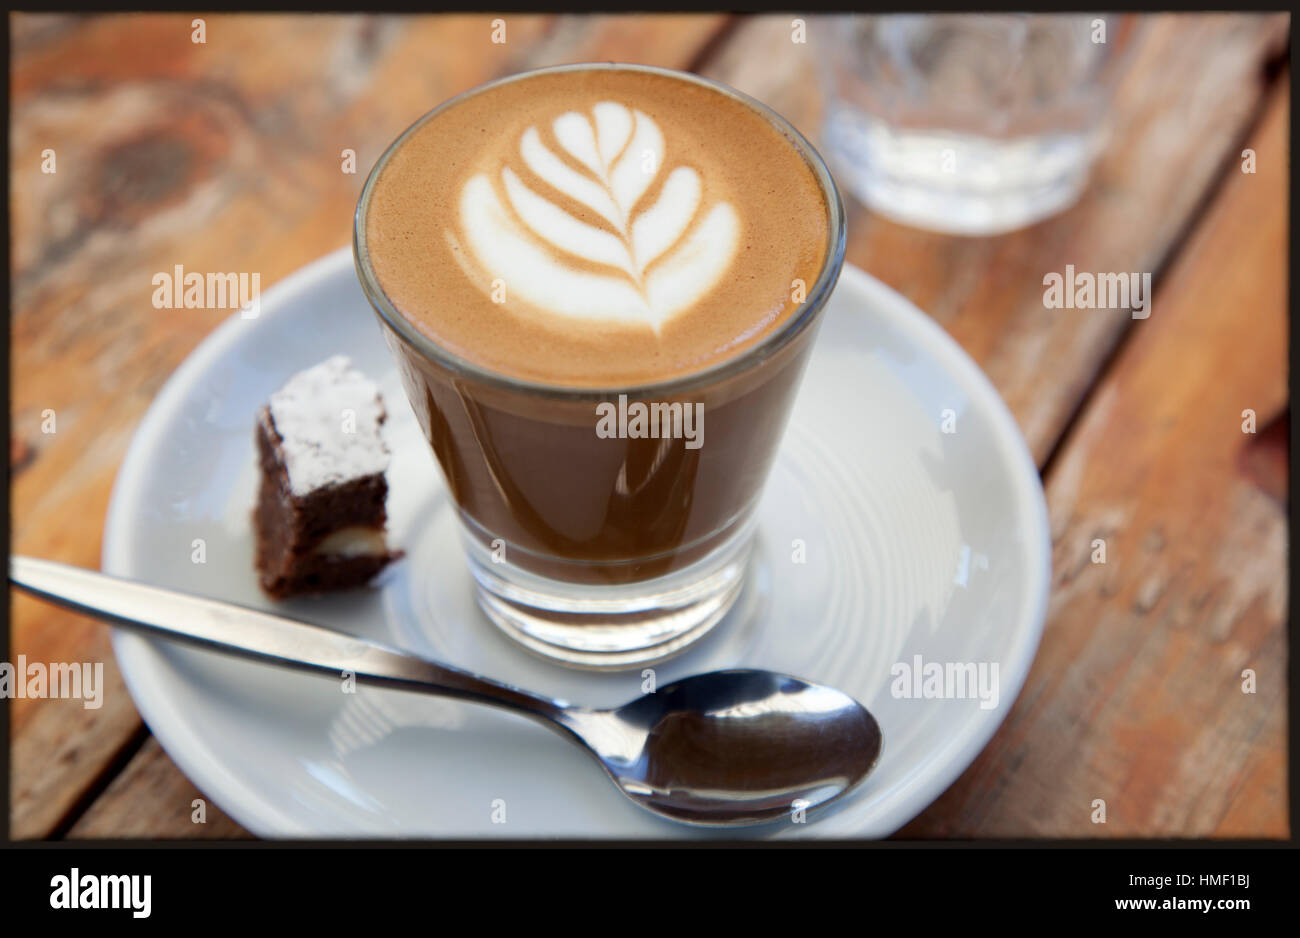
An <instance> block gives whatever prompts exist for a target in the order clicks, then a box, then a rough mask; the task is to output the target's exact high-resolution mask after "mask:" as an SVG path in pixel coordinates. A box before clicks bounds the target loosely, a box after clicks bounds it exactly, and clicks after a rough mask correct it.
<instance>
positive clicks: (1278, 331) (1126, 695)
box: [903, 76, 1290, 838]
mask: <svg viewBox="0 0 1300 938" xmlns="http://www.w3.org/2000/svg"><path fill="white" fill-rule="evenodd" d="M1278 86H1279V87H1278V88H1277V92H1276V93H1275V94H1274V95H1273V98H1272V101H1271V102H1270V105H1269V108H1268V112H1267V116H1266V119H1265V120H1264V121H1263V123H1262V125H1261V126H1260V127H1259V128H1258V129H1257V130H1256V131H1255V132H1254V133H1252V134H1251V136H1250V139H1249V140H1248V142H1247V144H1246V146H1249V147H1251V148H1253V149H1254V150H1255V151H1256V154H1257V168H1258V172H1257V173H1256V174H1254V175H1248V174H1244V173H1241V172H1237V171H1234V172H1232V173H1231V175H1230V178H1229V181H1228V183H1227V185H1226V188H1225V190H1224V191H1223V192H1222V193H1221V194H1220V195H1219V197H1218V198H1217V199H1216V200H1215V202H1214V205H1213V208H1212V210H1211V212H1210V213H1209V216H1208V217H1207V218H1206V219H1205V222H1204V224H1202V225H1201V226H1200V227H1199V229H1198V231H1197V233H1196V235H1195V237H1194V239H1193V240H1192V241H1191V243H1190V245H1189V246H1188V248H1187V250H1186V251H1185V252H1184V253H1183V254H1182V255H1181V257H1180V258H1179V260H1178V262H1177V264H1176V265H1175V267H1174V268H1173V270H1172V272H1171V274H1170V275H1169V277H1168V278H1167V279H1166V280H1165V282H1164V283H1163V284H1162V286H1161V288H1160V289H1158V290H1157V291H1156V295H1155V300H1154V304H1153V311H1152V314H1151V317H1150V318H1149V319H1147V320H1144V321H1142V322H1141V323H1140V324H1139V325H1138V326H1137V327H1136V334H1135V335H1134V336H1133V338H1132V339H1131V341H1130V342H1129V343H1127V344H1126V346H1125V348H1124V349H1123V351H1122V353H1121V355H1120V357H1119V359H1118V360H1117V362H1116V364H1115V367H1114V369H1113V373H1111V374H1109V375H1108V376H1107V378H1106V381H1105V382H1104V384H1103V385H1102V386H1101V387H1100V388H1099V389H1098V391H1097V393H1096V394H1095V395H1094V397H1093V398H1091V399H1090V401H1089V403H1088V406H1087V409H1086V411H1085V412H1084V414H1083V415H1082V418H1081V420H1080V422H1079V423H1078V424H1077V426H1076V428H1075V429H1074V430H1073V432H1072V433H1071V434H1070V437H1069V438H1068V439H1067V440H1066V441H1065V443H1064V448H1063V450H1062V452H1061V455H1060V458H1059V460H1058V461H1057V462H1056V463H1055V465H1054V467H1053V469H1052V472H1051V473H1050V477H1049V479H1048V480H1047V494H1048V501H1049V504H1050V508H1051V519H1052V526H1053V540H1054V562H1053V566H1054V570H1055V581H1054V592H1053V596H1052V600H1051V608H1050V613H1049V619H1048V625H1047V630H1046V633H1045V635H1044V638H1043V642H1042V646H1041V648H1040V650H1039V652H1038V657H1037V660H1036V661H1035V663H1034V666H1033V669H1032V671H1031V672H1030V675H1029V679H1028V682H1027V684H1026V686H1025V690H1024V692H1023V693H1022V694H1021V696H1020V699H1019V700H1018V701H1017V702H1016V705H1015V707H1014V708H1013V710H1012V712H1011V715H1010V716H1009V717H1008V719H1007V722H1006V723H1005V725H1004V726H1003V727H1002V729H1001V730H1000V731H999V733H998V734H997V736H996V737H995V738H994V740H993V742H992V743H991V744H990V745H989V747H988V748H987V749H985V750H984V752H983V753H982V754H981V755H980V757H979V758H978V759H977V760H976V762H975V764H974V765H973V766H972V767H971V768H970V770H968V771H967V772H966V773H965V775H963V776H962V778H961V779H960V780H959V781H958V783H957V784H956V785H954V786H953V787H952V788H951V789H949V790H948V792H946V793H945V794H944V795H943V796H941V797H940V798H939V800H938V801H936V802H935V804H934V805H932V806H931V807H930V808H929V809H928V810H927V811H926V812H925V813H924V814H922V815H921V816H920V818H918V819H917V820H916V821H914V822H913V823H912V824H910V825H909V826H908V827H907V828H906V829H905V830H904V832H903V835H904V836H908V837H951V836H959V837H986V836H1005V837H1020V836H1035V835H1043V836H1053V837H1265V838H1285V837H1287V836H1288V834H1289V830H1290V826H1289V818H1288V815H1287V776H1286V771H1287V770H1286V753H1287V749H1286V681H1287V671H1286V661H1287V642H1286V609H1287V598H1288V597H1287V561H1286V557H1287V544H1288V527H1287V518H1286V507H1285V504H1284V503H1282V502H1279V501H1277V500H1276V499H1275V498H1274V497H1273V495H1272V493H1270V492H1269V491H1268V490H1266V489H1261V488H1259V487H1258V486H1257V485H1256V484H1255V482H1254V480H1253V477H1252V474H1251V473H1250V472H1249V471H1248V469H1247V468H1246V465H1245V464H1244V462H1248V461H1249V460H1245V461H1243V456H1244V455H1245V454H1247V453H1248V452H1249V451H1250V450H1251V449H1252V448H1253V447H1255V446H1257V445H1259V443H1258V442H1257V435H1256V434H1251V433H1245V432H1243V421H1244V418H1243V412H1245V411H1247V410H1250V411H1254V412H1255V414H1256V415H1257V418H1258V424H1257V427H1258V428H1261V429H1262V428H1263V427H1264V426H1265V424H1266V422H1267V421H1268V419H1269V417H1270V416H1271V415H1272V414H1275V413H1277V412H1279V411H1281V410H1283V409H1284V408H1285V405H1286V401H1287V253H1286V252H1287V236H1288V219H1287V184H1288V166H1289V162H1290V152H1289V136H1288V135H1289V126H1288V118H1289V105H1290V102H1289V96H1288V87H1287V86H1288V82H1287V81H1286V78H1285V76H1283V78H1282V79H1280V80H1279V81H1278ZM1097 540H1104V541H1105V549H1106V556H1105V563H1096V562H1094V550H1095V548H1094V543H1095V542H1096V541H1097ZM1247 670H1249V671H1252V672H1254V675H1255V682H1256V685H1255V692H1254V693H1244V692H1243V674H1244V673H1245V672H1246V671H1247ZM1094 799H1101V800H1103V801H1105V804H1106V823H1105V824H1098V823H1094V822H1093V820H1092V813H1093V810H1094V808H1093V802H1094Z"/></svg>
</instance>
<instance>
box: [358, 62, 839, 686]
mask: <svg viewBox="0 0 1300 938" xmlns="http://www.w3.org/2000/svg"><path fill="white" fill-rule="evenodd" d="M353 236H354V250H355V255H356V265H357V272H358V276H359V277H360V280H361V283H362V286H363V288H364V290H365V292H366V295H367V296H368V297H369V299H370V302H371V303H372V305H373V306H374V308H375V310H376V311H377V313H378V315H379V319H380V322H381V324H382V328H383V331H384V336H385V339H386V341H387V343H388V345H389V347H390V349H391V350H392V352H393V354H394V356H395V357H396V360H397V364H398V368H399V371H400V374H401V378H402V383H403V386H404V388H405V390H406V393H407V396H408V398H409V399H410V402H411V406H412V408H413V409H414V411H415V414H416V417H417V418H418V420H419V423H420V425H421V427H422V429H423V431H424V433H425V435H426V437H427V438H428V440H429V443H430V445H431V446H432V448H433V451H434V453H435V455H436V457H437V460H438V463H439V464H440V465H441V468H442V472H443V474H444V476H445V478H446V483H447V489H448V492H449V496H450V499H451V500H452V502H454V504H455V506H456V509H457V512H458V514H459V519H460V529H461V535H462V540H463V543H464V547H465V551H466V555H467V559H468V566H469V572H470V573H471V574H472V575H473V578H474V580H475V582H476V588H477V596H478V600H479V604H480V606H481V607H482V608H483V610H484V611H485V612H486V614H487V616H488V617H489V618H490V619H491V620H492V622H494V623H495V624H496V625H497V626H498V627H499V628H501V629H502V630H503V631H504V632H505V633H506V634H507V635H509V636H510V637H511V638H513V639H515V640H516V641H518V642H519V643H521V644H522V645H524V646H525V647H526V648H528V649H530V650H531V651H533V652H536V653H538V654H540V655H543V656H545V657H547V658H550V659H554V660H557V661H560V662H563V663H566V664H570V665H575V666H579V667H588V668H629V667H634V666H637V665H642V664H647V663H651V662H654V661H659V660H662V659H664V658H666V657H668V656H670V655H673V654H676V653H677V652H679V651H681V650H682V649H684V648H685V647H687V646H688V645H690V644H691V643H693V642H695V641H696V640H698V639H699V638H701V637H702V636H703V635H705V634H706V633H707V632H708V631H709V630H710V629H712V628H713V627H714V626H715V625H716V624H717V623H718V622H719V621H720V620H722V619H723V617H724V616H725V615H726V613H727V611H728V610H729V609H730V608H731V607H732V605H733V604H734V603H735V601H736V598H737V596H738V595H739V594H740V591H741V589H742V587H743V585H744V583H745V577H746V571H747V569H748V565H749V558H750V553H751V545H752V541H753V535H754V519H755V508H756V505H757V503H758V500H759V496H760V494H761V492H762V489H763V484H764V482H765V481H766V478H767V475H768V472H769V470H770V468H771V466H772V462H773V459H774V458H775V455H776V451H777V447H778V445H779V444H780V441H781V437H782V434H783V432H784V429H785V424H786V420H787V417H788V415H789V412H790V408H791V404H792V402H793V400H794V395H795V393H796V389H797V387H798V384H799V380H800V377H801V375H802V372H803V369H804V367H805V365H806V363H807V360H808V353H809V350H810V347H811V344H812V341H813V337H814V334H815V332H816V329H817V325H818V322H819V319H820V315H821V312H822V310H823V308H824V306H825V304H826V301H827V299H828V297H829V296H830V293H831V290H832V289H833V287H834V286H835V282H836V279H837V278H838V276H839V272H840V268H841V266H842V264H843V260H844V210H843V205H842V203H841V201H840V196H839V193H838V191H837V190H836V188H835V184H834V182H833V181H832V180H831V177H830V174H829V173H828V172H827V169H826V166H825V165H824V163H823V162H822V159H821V157H820V156H819V155H818V154H817V153H816V151H815V150H814V149H813V148H812V146H811V145H809V143H808V142H807V141H806V140H805V139H804V138H803V137H802V136H801V135H800V134H799V133H798V131H796V130H795V129H794V128H793V127H791V126H790V125H789V124H788V123H787V122H786V121H785V120H783V119H782V118H781V117H780V116H778V115H777V114H775V113H773V112H772V111H771V110H769V109H768V108H766V107H764V106H763V105H762V104H760V103H758V102H756V101H754V100H752V99H750V98H748V97H746V96H744V95H742V94H740V93H739V92H737V91H734V90H732V89H730V88H728V87H726V86H724V85H721V84H719V83H717V82H713V81H710V80H707V79H704V78H701V77H698V76H696V75H691V74H687V73H681V72H674V71H670V70H666V69H659V68H652V67H648V66H633V65H620V64H591V65H573V66H560V67H555V68H546V69H539V70H537V71H532V72H525V73H522V74H518V75H513V76H510V77H507V78H503V79H500V80H498V81H494V82H490V83H488V84H486V85H483V86H481V87H479V88H476V89H474V90H471V91H469V92H466V93H465V94H462V95H460V96H459V97H456V98H453V99H451V100H450V101H448V102H446V103H445V104H443V105H441V106H440V107H438V108H435V109H434V110H433V111H430V112H429V113H428V114H426V115H425V116H424V117H422V118H420V119H419V120H418V121H416V123H415V124H414V125H412V126H411V127H410V128H409V129H408V130H407V131H406V132H405V133H403V134H402V135H401V136H400V137H399V138H398V139H397V140H396V141H395V142H394V143H393V144H392V145H391V146H390V147H389V148H388V149H387V151H386V152H385V153H384V154H383V156H381V157H380V159H379V161H378V162H377V163H376V164H375V167H374V169H373V170H372V171H371V173H370V177H369V179H368V180H367V181H366V185H365V188H364V189H363V191H362V193H361V198H360V201H359V202H358V205H357V212H356V220H355V228H354V232H353ZM414 574H415V575H416V576H418V575H419V571H414Z"/></svg>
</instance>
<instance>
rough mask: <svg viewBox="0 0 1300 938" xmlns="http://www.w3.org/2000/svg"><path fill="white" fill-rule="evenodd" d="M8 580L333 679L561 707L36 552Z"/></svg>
mask: <svg viewBox="0 0 1300 938" xmlns="http://www.w3.org/2000/svg"><path fill="white" fill-rule="evenodd" d="M9 579H10V581H11V582H12V583H13V584H14V585H15V586H18V587H20V588H21V589H24V590H26V591H27V592H29V593H32V594H33V595H35V596H38V597H40V598H42V599H46V600H49V601H51V602H54V603H57V604H58V605H61V606H66V607H68V608H70V609H73V610H75V611H77V612H81V613H84V614H86V615H89V616H94V617H95V618H98V619H103V620H105V621H108V622H112V623H114V624H115V625H120V626H125V627H127V628H129V629H133V630H139V631H144V632H154V633H161V634H162V635H164V636H166V637H168V638H176V639H181V640H182V641H186V642H190V643H193V644H197V645H202V646H204V647H207V648H211V649H215V650H217V651H222V652H226V653H228V654H235V655H241V656H243V657H246V658H253V659H257V660H261V661H269V662H271V663H273V664H279V665H284V666H287V667H292V668H298V669H300V670H306V671H314V672H317V673H324V674H332V675H334V676H335V677H338V678H342V676H343V674H344V672H351V673H352V674H354V675H355V676H356V679H357V680H358V681H360V682H362V683H365V684H376V685H379V686H383V687H396V688H401V689H403V690H413V691H420V692H423V693H426V694H435V695H440V696H447V697H456V698H459V699H461V700H469V701H473V702H475V703H482V704H489V705H492V706H498V707H505V708H507V709H510V710H515V711H517V712H520V713H524V714H527V715H529V716H534V717H540V718H542V719H545V720H549V721H553V722H561V716H562V714H563V712H564V707H565V704H564V703H563V702H562V701H556V700H550V699H547V698H545V697H541V696H539V695H536V694H531V693H529V692H528V691H525V690H520V689H519V688H517V687H511V686H509V685H508V684H501V683H498V682H496V681H492V680H489V679H488V678H485V677H481V676H479V675H477V674H471V673H470V672H468V671H462V670H460V669H459V668H453V667H450V666H449V665H445V664H439V663H437V662H434V661H427V660H425V659H423V658H416V657H414V656H412V655H408V654H406V653H405V652H402V651H398V650H397V649H395V648H389V647H386V646H384V645H380V644H379V643H377V642H372V641H369V640H367V639H363V638H354V637H352V636H351V635H345V634H343V633H342V632H335V631H333V630H331V629H326V628H322V627H321V626H318V625H310V624H309V623H306V622H299V621H297V620H294V619H286V618H283V617H282V616H276V615H271V614H270V613H267V612H261V611H259V610H256V609H248V608H246V607H244V606H236V605H234V604H233V603H225V602H220V601H219V600H215V599H205V598H203V597H200V596H191V595H189V594H186V593H178V592H175V591H173V590H168V589H163V588H161V587H157V586H147V585H145V584H143V583H136V582H134V581H131V580H123V579H118V578H117V577H111V576H106V575H105V574H102V573H96V572H94V571H92V570H84V569H82V568H80V567H71V566H68V565H67V564H62V563H56V562H54V561H52V560H38V559H36V558H34V557H22V556H15V557H13V558H11V559H10V561H9Z"/></svg>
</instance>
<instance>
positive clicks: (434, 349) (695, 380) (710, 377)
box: [352, 62, 845, 400]
mask: <svg viewBox="0 0 1300 938" xmlns="http://www.w3.org/2000/svg"><path fill="white" fill-rule="evenodd" d="M597 69H600V70H610V71H635V72H646V73H650V74H656V75H663V76H665V77H669V78H675V79H678V80H680V81H688V82H692V83H694V84H696V85H700V86H702V87H705V88H709V89H711V90H713V91H716V92H718V93H720V94H724V95H726V96H727V97H729V98H732V99H733V100H736V101H739V102H741V103H742V104H745V105H747V106H748V107H750V108H751V109H753V110H754V111H755V112H756V113H757V114H758V115H759V116H760V117H763V118H765V119H766V120H767V121H768V122H769V123H770V124H772V125H773V126H774V127H775V128H776V130H777V131H778V132H779V133H781V134H782V135H783V136H784V137H786V138H787V139H788V140H789V141H790V142H791V144H793V145H794V147H795V149H796V150H797V151H798V152H799V155H800V156H801V157H802V158H803V160H804V162H806V163H807V164H808V167H809V168H810V169H811V170H812V172H813V175H814V176H815V177H816V179H817V182H818V184H819V185H820V186H821V189H822V195H823V197H824V198H825V201H826V224H827V251H826V257H825V259H824V260H823V262H822V268H821V271H820V272H819V273H818V275H817V279H816V280H815V281H813V284H812V287H811V288H810V289H809V291H808V296H807V298H806V299H805V300H804V302H803V304H802V306H801V308H800V309H799V311H798V313H797V314H796V315H792V316H791V317H790V318H789V319H787V321H786V322H785V323H784V324H782V325H781V326H780V327H779V328H778V329H776V330H775V331H773V332H772V333H771V334H770V335H768V336H767V337H765V338H764V339H763V340H761V341H760V342H758V343H757V344H755V345H752V346H750V347H749V348H747V349H744V350H743V351H741V352H739V353H738V354H736V355H734V356H732V357H730V358H727V359H724V360H723V361H721V362H718V363H717V364H714V365H711V366H709V367H708V368H705V369H703V370H701V371H694V372H689V373H687V374H685V375H679V376H676V377H673V378H667V379H665V380H663V381H655V382H650V383H648V384H627V385H615V386H611V387H589V386H583V385H564V384H549V383H545V382H541V381H530V380H528V379H526V378H518V377H514V376H512V375H507V374H503V373H501V372H499V371H493V370H491V369H490V368H485V367H483V366H482V365H479V364H476V363H475V362H472V361H470V360H469V359H467V358H463V357H461V356H459V355H457V354H455V353H454V352H452V351H451V350H450V349H447V348H444V347H443V346H441V345H439V344H438V343H437V342H435V341H434V340H433V339H431V338H430V337H429V336H427V335H425V334H424V333H423V332H421V331H420V330H419V329H418V328H417V327H416V326H415V324H414V323H412V322H411V321H410V320H408V319H407V318H406V317H405V316H403V315H402V314H401V313H400V312H399V311H398V309H397V307H396V306H395V305H394V304H393V302H392V301H391V300H390V299H389V298H388V295H387V294H386V293H384V291H383V288H382V287H380V285H379V278H378V277H377V276H376V275H375V271H374V268H373V267H372V266H371V264H370V254H369V251H368V249H367V246H366V210H367V208H368V207H369V204H370V195H371V192H372V191H373V190H374V187H375V182H376V181H377V180H378V179H379V176H380V174H381V173H382V172H383V170H384V167H385V166H387V165H388V161H389V159H390V158H391V157H392V155H393V154H394V153H396V152H397V151H398V149H400V148H401V146H402V144H403V143H405V142H406V139H407V138H408V137H409V136H411V135H412V134H413V133H415V132H416V131H418V130H419V129H420V128H421V127H423V126H424V125H425V124H426V123H427V122H429V121H430V120H432V119H434V118H435V117H437V116H438V115H439V114H441V113H442V112H443V111H445V110H447V109H449V108H452V107H455V106H456V105H457V104H459V103H461V102H462V101H465V100H467V99H469V98H471V97H473V96H475V95H478V94H482V93H483V92H485V91H488V90H489V89H492V88H496V87H498V86H500V85H504V84H509V83H511V82H516V81H522V80H525V79H528V78H532V77H535V76H537V75H544V74H548V73H554V72H568V71H588V70H597ZM844 249H845V219H844V202H843V200H842V199H841V198H840V191H839V189H838V187H837V186H836V185H835V180H834V179H833V178H832V177H831V174H830V170H828V169H827V168H826V163H825V162H824V161H823V160H822V158H821V155H820V154H819V153H818V152H817V151H816V149H814V148H813V146H812V144H811V143H809V142H808V141H807V139H805V138H804V136H803V134H801V133H799V131H798V130H796V129H795V128H794V126H793V125H792V124H790V122H789V121H787V120H786V119H785V118H783V117H782V116H781V115H780V114H777V113H776V112H775V111H773V110H772V109H771V108H769V107H768V106H767V105H765V104H763V103H762V102H761V101H757V100H755V99H754V98H751V97H750V96H749V95H746V94H744V93H742V92H740V91H737V90H736V89H734V88H731V87H729V86H728V85H724V84H723V83H722V82H719V81H714V80H713V79H711V78H705V77H703V76H701V75H696V74H694V73H691V72H681V71H677V70H676V69H670V68H660V67H658V66H654V65H633V64H629V63H622V62H584V63H578V64H573V65H554V66H549V67H546V68H536V69H530V70H528V71H524V72H518V73H516V74H513V75H506V76H504V77H501V78H497V79H494V80H492V81H489V82H486V83H484V84H482V85H478V86H476V87H474V88H471V89H469V90H468V91H464V92H462V93H460V94H458V95H456V96H455V97H452V98H449V99H447V100H446V101H444V102H443V103H442V104H439V105H438V106H437V107H435V108H433V109H432V110H431V111H428V112H427V113H425V114H424V115H423V116H421V117H420V118H418V119H417V120H416V121H415V123H413V124H411V126H410V127H408V128H406V130H404V131H402V133H401V135H400V136H398V138H397V139H396V140H394V141H393V142H392V143H390V144H389V145H388V148H387V149H385V150H384V152H383V154H382V155H381V156H380V157H379V159H378V160H377V161H376V162H375V165H374V166H373V167H372V168H371V170H370V175H369V176H368V177H367V178H366V184H365V186H363V187H362V189H361V196H360V198H358V200H357V208H356V213H355V214H354V216H353V223H352V257H353V262H354V263H355V265H356V270H357V277H358V279H359V280H360V281H361V288H362V290H363V291H364V292H365V294H366V298H367V299H369V301H370V305H371V306H373V307H374V308H375V310H376V312H378V313H379V315H380V316H381V317H382V318H383V320H384V322H386V323H387V324H388V326H389V327H390V328H391V329H392V330H393V331H394V332H395V333H397V335H398V336H399V337H401V339H402V340H403V341H405V342H406V343H407V344H408V345H411V346H413V347H414V348H415V349H416V351H418V352H420V353H421V354H422V355H424V356H425V357H427V358H430V359H432V360H433V361H435V362H437V363H438V364H439V365H441V366H442V367H444V368H446V369H447V370H448V371H450V372H452V373H453V374H455V375H458V376H464V377H469V378H473V379H474V380H477V381H480V382H483V383H485V384H489V385H493V386H496V387H499V388H504V389H507V390H512V391H527V392H528V393H530V394H534V395H538V396H543V397H554V398H564V399H570V400H580V399H604V398H607V397H610V396H611V395H617V394H628V395H629V396H632V395H636V396H644V395H646V394H651V393H653V394H677V393H681V392H683V391H687V390H689V389H691V388H694V387H698V386H701V385H704V384H709V383H712V382H715V381H718V380H722V379H725V378H728V377H731V376H732V375H735V374H739V373H741V372H743V371H745V370H747V369H749V368H751V367H753V365H754V364H756V363H757V362H761V361H764V360H766V359H767V358H769V357H771V356H772V355H774V354H775V353H776V352H778V351H779V350H780V349H782V348H784V347H785V346H786V345H787V344H789V343H790V342H791V341H793V340H794V339H795V338H796V337H797V336H799V335H800V334H801V333H803V332H804V331H805V330H806V329H807V328H808V327H809V326H810V325H811V324H812V322H813V321H814V320H815V319H816V317H817V314H818V313H819V312H820V311H821V309H822V307H824V306H825V305H826V301H827V300H828V299H829V298H830V294H831V291H832V290H833V289H834V287H835V282H836V280H838V279H839V274H840V269H841V268H842V267H843V266H844Z"/></svg>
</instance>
